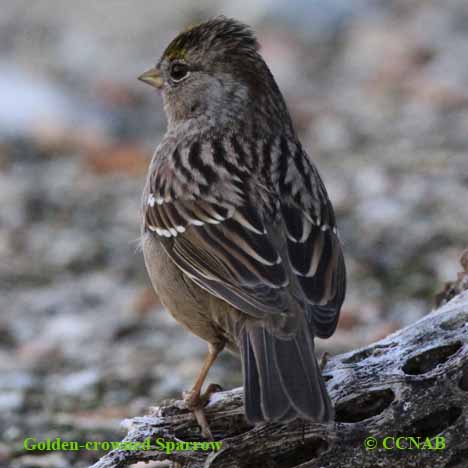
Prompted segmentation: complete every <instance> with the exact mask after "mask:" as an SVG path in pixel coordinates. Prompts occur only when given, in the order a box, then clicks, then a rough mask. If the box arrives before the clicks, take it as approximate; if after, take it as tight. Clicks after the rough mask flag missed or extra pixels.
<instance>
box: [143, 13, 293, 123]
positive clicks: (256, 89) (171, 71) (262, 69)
mask: <svg viewBox="0 0 468 468" xmlns="http://www.w3.org/2000/svg"><path fill="white" fill-rule="evenodd" d="M258 50H259V45H258V42H257V39H256V37H255V35H254V33H253V31H252V30H251V29H250V28H249V27H248V26H246V25H244V24H242V23H240V22H238V21H236V20H233V19H229V18H226V17H223V16H220V17H216V18H214V19H211V20H209V21H206V22H204V23H201V24H199V25H196V26H193V27H191V28H189V29H187V30H185V31H183V32H182V33H180V34H179V35H178V36H177V37H176V38H175V39H174V40H173V41H172V42H171V43H170V44H169V45H168V46H167V48H166V50H165V51H164V53H163V55H162V57H161V59H160V60H159V62H158V63H157V65H156V66H155V67H154V68H151V69H150V70H148V71H147V72H145V73H143V74H142V75H141V76H140V77H139V79H140V80H141V81H143V82H145V83H148V84H150V85H152V86H154V87H156V88H158V89H159V90H160V91H161V93H162V96H163V100H164V108H165V111H166V114H167V117H168V122H169V125H173V124H177V123H179V122H183V121H186V120H188V119H193V118H198V117H200V116H203V118H204V119H206V120H207V121H208V124H209V125H210V126H217V127H219V126H223V125H229V124H232V123H233V122H234V121H241V120H245V118H249V117H250V118H252V117H255V113H256V110H260V111H261V112H262V114H264V115H267V116H271V117H272V118H273V117H274V115H275V114H278V118H279V119H280V118H281V115H282V116H283V119H282V120H283V121H284V120H285V119H284V112H286V108H285V105H284V101H283V99H282V97H281V93H280V92H279V90H278V87H277V85H276V83H275V81H274V79H273V76H272V75H271V73H270V71H269V69H268V67H267V65H266V64H265V62H264V61H263V59H262V57H261V56H260V54H259V53H258ZM246 113H249V114H250V116H247V115H246ZM286 114H287V112H286Z"/></svg>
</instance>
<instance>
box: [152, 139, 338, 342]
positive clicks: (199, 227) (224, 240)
mask: <svg viewBox="0 0 468 468" xmlns="http://www.w3.org/2000/svg"><path fill="white" fill-rule="evenodd" d="M281 141H283V140H281ZM218 146H220V145H218ZM218 146H216V148H215V147H214V146H213V151H214V153H213V157H215V156H216V155H218V156H219V151H220V148H218ZM265 147H268V148H269V151H270V153H271V155H270V156H271V160H272V161H274V160H276V163H275V164H273V169H274V168H275V167H276V169H277V170H279V173H280V176H278V175H276V176H275V174H274V173H273V174H272V178H273V179H274V180H278V193H279V195H280V196H279V200H280V201H279V210H277V212H276V214H275V215H269V217H268V220H267V221H265V219H264V218H263V216H262V214H261V212H260V211H259V210H258V209H257V208H255V207H254V205H255V203H253V202H249V201H248V200H249V198H248V197H247V194H246V191H244V190H243V189H244V187H243V183H242V178H241V175H242V174H241V173H240V172H239V171H237V172H239V173H238V174H237V173H235V174H234V173H233V172H232V171H233V170H232V168H231V166H232V164H231V165H230V166H229V168H231V169H229V171H228V173H230V174H231V179H228V180H230V183H231V185H232V184H234V182H235V184H234V185H233V186H232V187H231V189H229V187H226V193H231V192H235V193H236V197H237V198H236V199H235V200H232V199H231V200H230V201H227V199H226V200H225V199H224V197H223V192H222V190H221V191H219V190H218V192H217V197H213V196H205V197H204V198H203V199H201V198H200V197H199V196H197V195H195V194H197V193H201V192H200V190H192V191H191V192H188V193H192V195H185V196H184V195H182V196H181V195H179V196H178V197H176V196H174V191H173V190H172V188H171V187H172V183H173V181H174V178H175V177H174V174H173V173H171V171H170V170H168V168H167V167H166V168H165V170H161V171H156V175H155V178H154V179H153V181H152V184H150V187H149V190H150V193H149V196H148V199H147V200H146V203H145V228H146V229H147V230H150V231H152V232H154V233H155V234H156V235H158V236H159V237H160V238H161V240H162V243H163V246H164V247H165V249H166V251H167V253H168V254H169V256H170V257H171V258H172V260H173V261H174V262H175V263H176V265H178V267H179V268H181V270H182V271H184V272H185V273H186V274H187V275H188V276H189V277H190V278H191V279H192V280H193V281H194V282H195V283H197V284H198V285H199V286H201V287H202V288H204V289H206V290H208V291H209V292H210V293H212V294H214V295H216V296H218V297H220V298H222V299H223V300H225V301H227V302H229V303H230V304H232V305H233V306H234V307H236V308H238V309H240V310H242V311H243V312H245V313H247V314H250V315H252V316H254V317H258V318H262V317H263V316H264V315H265V314H278V313H281V312H288V310H289V309H290V307H291V301H294V302H297V303H299V304H302V307H303V309H304V311H305V316H306V319H307V321H308V322H309V323H310V324H311V328H312V330H313V333H314V335H317V336H319V337H328V336H330V335H331V334H332V333H333V331H334V330H335V328H336V324H337V321H338V316H339V311H340V308H341V304H342V302H343V300H344V294H345V287H346V280H345V265H344V261H343V254H342V250H341V245H340V241H339V239H338V235H337V231H336V227H335V216H334V213H333V208H332V206H331V204H330V201H329V200H328V197H327V194H326V190H325V187H324V186H323V183H322V181H321V179H320V176H319V175H318V173H317V171H316V169H315V168H314V166H313V165H312V164H311V163H310V162H309V160H308V159H307V155H306V154H305V153H304V152H303V150H302V149H301V148H300V146H297V147H296V149H295V150H294V151H293V150H291V148H290V145H289V144H287V142H283V143H282V144H279V145H265ZM275 148H276V149H275ZM278 148H279V150H278ZM200 151H201V150H200V148H198V153H200ZM277 151H279V154H277ZM191 153H193V152H189V154H191ZM198 153H197V154H198ZM178 154H179V153H178ZM200 154H201V153H200ZM222 155H223V157H222V158H221V157H217V158H216V160H217V161H218V164H225V165H226V164H227V163H226V160H227V158H228V156H229V154H228V153H226V152H225V151H224V149H223V152H222ZM291 155H293V156H291ZM274 156H275V157H276V159H275V157H274ZM179 160H180V154H179V159H177V158H176V162H177V163H179V164H180V161H179ZM192 162H193V161H192ZM200 164H201V163H200ZM206 164H208V163H206V162H205V163H204V165H205V166H206ZM205 166H203V167H205ZM200 167H201V166H200ZM225 169H226V167H225ZM186 172H187V174H185V175H184V176H183V177H184V178H185V180H186V181H187V182H188V183H193V182H194V179H193V177H195V176H193V175H191V174H190V173H189V172H188V171H187V170H186ZM234 172H236V171H234ZM151 185H152V186H151ZM234 189H235V190H234ZM292 295H294V296H295V297H294V298H292V297H291V296H292ZM290 312H291V311H290Z"/></svg>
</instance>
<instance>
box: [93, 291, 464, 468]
mask: <svg viewBox="0 0 468 468" xmlns="http://www.w3.org/2000/svg"><path fill="white" fill-rule="evenodd" d="M323 373H324V376H325V379H326V381H327V387H328V390H329V392H330V395H331V397H332V400H333V402H334V404H335V409H336V417H335V423H334V424H330V425H324V424H304V423H301V422H295V423H292V424H289V425H284V426H282V425H277V424H267V425H260V426H256V427H251V426H249V425H247V424H246V422H245V420H244V418H243V407H242V390H241V389H235V390H232V391H228V392H220V393H217V394H215V395H214V397H213V398H212V401H211V402H210V403H209V404H208V406H207V408H206V415H207V419H208V421H209V424H210V427H211V430H212V432H213V435H214V438H215V440H216V441H221V442H222V446H221V449H220V450H219V451H216V452H212V451H203V450H197V451H193V450H192V451H178V452H173V453H171V454H166V453H165V452H164V451H160V450H155V449H152V450H140V451H130V450H120V449H116V450H113V451H111V452H109V453H107V454H106V455H105V456H104V457H103V458H101V459H100V460H99V461H98V462H97V463H95V464H94V465H93V468H120V467H125V466H128V465H130V464H132V463H136V462H138V461H150V460H160V461H166V463H165V464H162V465H161V466H174V467H176V466H181V467H191V468H198V467H212V468H214V467H229V468H240V467H249V468H255V467H262V468H268V467H272V468H273V467H281V468H293V467H295V468H299V467H301V468H305V467H308V468H319V467H320V468H341V467H343V468H345V467H346V468H348V467H368V468H375V467H392V468H393V467H397V468H407V467H408V468H409V467H417V468H429V467H433V468H467V467H468V291H465V292H463V293H462V294H460V295H458V296H456V297H455V298H454V299H452V300H451V301H450V302H448V303H447V304H445V305H444V306H443V307H441V308H440V309H438V310H436V311H434V312H432V313H431V314H429V315H427V316H426V317H424V318H423V319H421V320H419V321H418V322H416V323H414V324H412V325H411V326H409V327H407V328H404V329H402V330H400V331H398V332H396V333H394V334H392V335H391V336H388V337H387V338H385V339H383V340H381V341H379V342H377V343H374V344H371V345H370V346H367V347H365V348H362V349H359V350H356V351H352V352H349V353H346V354H343V355H340V356H335V357H333V358H330V359H329V361H328V362H327V364H326V366H325V368H324V370H323ZM126 423H127V427H128V429H129V432H128V435H127V436H126V438H125V439H124V441H140V442H142V441H144V440H146V439H147V438H148V437H150V438H151V440H152V441H155V440H156V439H158V438H163V439H164V440H165V441H172V442H180V441H202V440H203V439H202V438H201V436H200V431H199V428H198V426H197V423H196V421H195V418H194V417H193V415H192V414H191V413H190V412H189V411H187V409H186V408H185V407H184V404H183V402H181V401H170V402H165V403H164V404H162V405H161V406H160V407H158V408H155V409H154V412H153V413H152V414H151V415H148V416H143V417H136V418H133V419H131V420H128V421H127V422H126ZM369 437H374V438H375V440H376V441H377V447H375V448H374V447H373V440H374V439H370V442H369V439H367V438H369ZM409 437H413V439H409ZM418 437H419V439H418ZM366 444H368V447H366ZM384 445H385V446H386V447H387V448H385V447H384ZM396 445H398V446H400V449H398V448H397V447H395V446H396ZM418 445H419V448H418ZM442 446H443V447H442ZM154 447H155V446H154Z"/></svg>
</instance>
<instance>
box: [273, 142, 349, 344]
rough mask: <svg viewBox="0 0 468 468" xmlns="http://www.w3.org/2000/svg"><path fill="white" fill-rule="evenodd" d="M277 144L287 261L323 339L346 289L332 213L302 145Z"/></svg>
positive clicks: (333, 325) (330, 329) (333, 323)
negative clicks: (278, 148) (280, 166)
mask: <svg viewBox="0 0 468 468" xmlns="http://www.w3.org/2000/svg"><path fill="white" fill-rule="evenodd" d="M280 147H282V148H283V149H282V151H280V162H279V165H281V164H283V168H280V171H279V172H280V175H279V176H278V185H279V190H280V193H281V197H280V198H281V214H282V219H283V222H284V230H285V234H286V237H287V251H288V256H289V264H290V267H291V269H292V272H293V274H294V277H295V278H296V279H297V281H298V283H299V286H300V289H301V292H302V299H303V301H304V306H305V309H306V317H307V319H308V321H309V323H311V325H312V327H313V329H314V332H315V334H316V335H317V336H319V337H321V338H327V337H329V336H330V335H332V334H333V332H334V331H335V329H336V325H337V323H338V318H339V313H340V309H341V305H342V303H343V301H344V297H345V292H346V268H345V263H344V258H343V252H342V247H341V243H340V240H339V237H338V232H337V228H336V223H335V215H334V211H333V207H332V205H331V203H330V200H329V199H328V195H327V192H326V189H325V186H324V185H323V182H322V180H321V178H320V175H319V174H318V172H317V170H316V168H315V166H314V165H313V164H312V162H311V161H310V160H309V159H308V156H307V154H306V153H305V152H304V150H303V149H302V147H301V146H300V145H299V144H297V145H296V146H293V147H292V148H291V147H290V146H288V145H287V144H286V143H283V144H282V145H280ZM284 155H286V157H285V156H284ZM282 158H283V159H282ZM286 158H287V162H284V161H285V160H286ZM281 161H283V163H281Z"/></svg>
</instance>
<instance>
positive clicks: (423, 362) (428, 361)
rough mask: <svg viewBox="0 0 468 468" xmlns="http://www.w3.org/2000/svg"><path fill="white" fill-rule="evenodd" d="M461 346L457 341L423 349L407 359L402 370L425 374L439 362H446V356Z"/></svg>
mask: <svg viewBox="0 0 468 468" xmlns="http://www.w3.org/2000/svg"><path fill="white" fill-rule="evenodd" d="M461 347H462V343H460V342H459V341H457V342H456V343H452V344H449V345H446V346H439V347H437V348H432V349H429V350H427V351H424V352H423V353H421V354H418V355H416V356H413V357H412V358H410V359H408V361H406V364H405V365H404V366H403V372H405V374H410V375H419V374H425V373H426V372H429V371H431V370H432V369H435V368H436V367H437V366H438V365H439V364H443V363H444V362H446V361H447V360H448V358H449V357H450V356H452V355H453V354H455V353H456V352H457V351H458V350H459V349H460V348H461Z"/></svg>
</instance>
